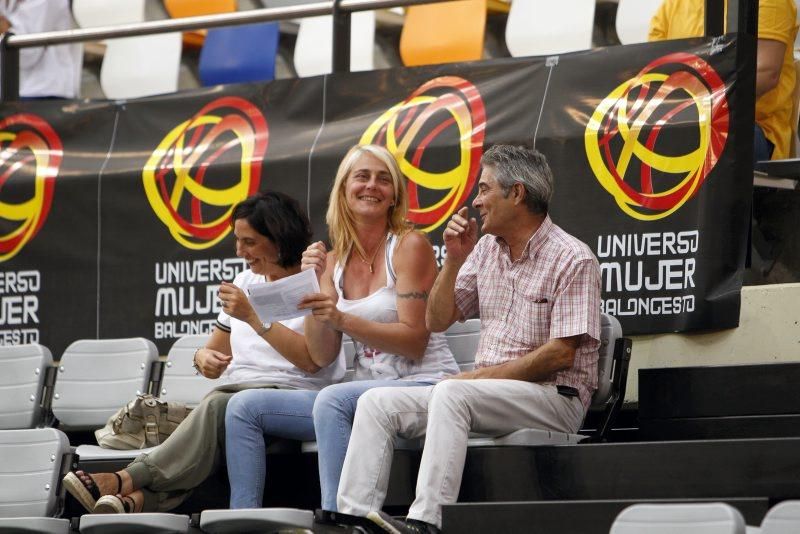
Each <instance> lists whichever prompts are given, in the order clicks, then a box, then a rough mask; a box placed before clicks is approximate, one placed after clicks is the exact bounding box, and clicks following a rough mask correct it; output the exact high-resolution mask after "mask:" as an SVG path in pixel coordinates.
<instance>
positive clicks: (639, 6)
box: [615, 0, 663, 45]
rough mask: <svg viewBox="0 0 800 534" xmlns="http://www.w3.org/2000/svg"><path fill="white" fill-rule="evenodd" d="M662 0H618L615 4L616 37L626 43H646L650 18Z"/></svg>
mask: <svg viewBox="0 0 800 534" xmlns="http://www.w3.org/2000/svg"><path fill="white" fill-rule="evenodd" d="M661 2H663V0H619V4H618V5H617V17H616V21H615V25H616V27H617V37H619V42H620V43H622V44H624V45H626V44H634V43H646V42H647V34H648V33H649V32H650V20H651V19H652V18H653V15H655V14H656V11H657V10H658V6H660V5H661Z"/></svg>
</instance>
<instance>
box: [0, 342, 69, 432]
mask: <svg viewBox="0 0 800 534" xmlns="http://www.w3.org/2000/svg"><path fill="white" fill-rule="evenodd" d="M54 371H55V369H54V368H53V358H52V356H51V355H50V350H49V349H48V348H47V347H44V346H42V345H39V344H37V343H32V344H27V345H3V346H0V429H14V428H33V427H35V426H36V425H37V424H39V423H40V422H41V420H42V415H43V411H44V409H43V407H42V404H43V400H45V399H46V397H47V395H46V394H45V393H44V390H45V377H48V378H49V379H50V380H52V379H53V378H54V376H55V373H54Z"/></svg>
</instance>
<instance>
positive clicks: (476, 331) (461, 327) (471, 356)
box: [444, 319, 481, 371]
mask: <svg viewBox="0 0 800 534" xmlns="http://www.w3.org/2000/svg"><path fill="white" fill-rule="evenodd" d="M444 336H445V338H446V339H447V345H448V346H449V347H450V352H452V353H453V356H454V357H455V359H456V363H457V364H458V368H459V369H460V370H461V371H471V370H472V369H473V368H474V367H475V355H476V354H477V352H478V340H479V339H480V337H481V320H480V319H468V320H466V321H464V322H463V323H461V322H456V323H453V324H452V325H450V328H448V329H447V331H446V332H445V333H444Z"/></svg>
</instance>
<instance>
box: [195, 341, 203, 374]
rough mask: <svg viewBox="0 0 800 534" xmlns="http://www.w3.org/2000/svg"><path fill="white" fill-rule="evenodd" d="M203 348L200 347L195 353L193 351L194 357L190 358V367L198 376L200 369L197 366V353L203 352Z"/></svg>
mask: <svg viewBox="0 0 800 534" xmlns="http://www.w3.org/2000/svg"><path fill="white" fill-rule="evenodd" d="M204 348H205V347H200V348H198V349H197V350H196V351H194V356H192V367H194V372H195V374H197V375H199V374H202V372H201V371H200V367H199V366H198V365H197V353H198V352H200V351H201V350H203V349H204Z"/></svg>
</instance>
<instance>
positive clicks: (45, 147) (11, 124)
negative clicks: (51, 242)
mask: <svg viewBox="0 0 800 534" xmlns="http://www.w3.org/2000/svg"><path fill="white" fill-rule="evenodd" d="M63 155H64V151H63V148H62V146H61V139H60V138H59V137H58V135H57V134H56V132H55V131H54V130H53V128H52V127H51V126H50V125H49V124H48V123H46V122H45V121H44V120H43V119H42V118H40V117H38V116H36V115H31V114H29V113H20V114H17V115H12V116H10V117H6V118H5V119H2V120H0V262H4V261H8V260H10V259H11V258H13V257H14V256H16V255H17V253H18V252H19V251H20V250H22V247H24V246H25V245H26V244H27V243H29V242H30V241H31V240H32V239H33V238H34V236H36V234H37V233H38V232H39V230H40V229H41V228H42V225H44V222H45V221H46V220H47V214H48V213H49V212H50V206H51V204H52V201H53V190H54V189H55V178H56V176H57V175H58V169H59V167H60V165H61V159H62V157H63ZM17 176H19V177H23V178H24V180H23V181H17V182H16V183H15V184H14V187H13V189H12V188H11V187H9V184H10V182H12V180H14V178H15V177H17ZM31 176H32V177H33V181H30V180H28V178H30V177H31ZM29 184H30V185H29Z"/></svg>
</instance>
